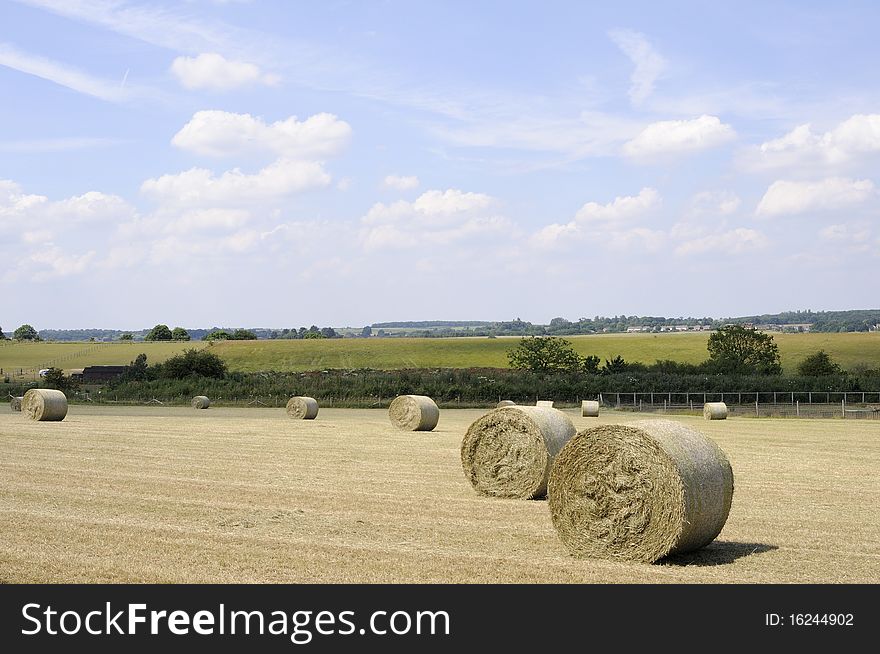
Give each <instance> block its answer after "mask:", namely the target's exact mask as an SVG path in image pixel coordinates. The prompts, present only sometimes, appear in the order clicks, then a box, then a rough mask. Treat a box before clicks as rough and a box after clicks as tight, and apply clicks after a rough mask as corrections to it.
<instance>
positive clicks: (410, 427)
mask: <svg viewBox="0 0 880 654" xmlns="http://www.w3.org/2000/svg"><path fill="white" fill-rule="evenodd" d="M388 417H389V418H390V419H391V424H392V425H394V426H395V427H397V428H398V429H403V430H404V431H431V430H432V429H434V427H436V426H437V423H438V422H439V421H440V408H439V407H438V406H437V404H436V403H435V402H434V400H432V399H431V398H430V397H428V396H426V395H401V396H399V397H396V398H394V401H393V402H392V403H391V406H390V407H388Z"/></svg>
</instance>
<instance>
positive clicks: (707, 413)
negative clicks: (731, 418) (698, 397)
mask: <svg viewBox="0 0 880 654" xmlns="http://www.w3.org/2000/svg"><path fill="white" fill-rule="evenodd" d="M703 417H704V418H705V419H706V420H727V405H726V404H725V403H724V402H706V403H705V404H704V405H703Z"/></svg>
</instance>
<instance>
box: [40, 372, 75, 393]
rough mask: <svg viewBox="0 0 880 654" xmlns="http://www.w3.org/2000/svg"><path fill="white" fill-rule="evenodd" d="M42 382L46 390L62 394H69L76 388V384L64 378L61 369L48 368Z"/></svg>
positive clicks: (68, 378)
mask: <svg viewBox="0 0 880 654" xmlns="http://www.w3.org/2000/svg"><path fill="white" fill-rule="evenodd" d="M43 382H44V383H45V384H46V387H47V388H54V389H55V390H57V391H61V392H62V393H70V392H71V391H73V390H76V388H77V387H78V384H77V382H75V381H74V380H73V379H71V378H70V377H65V376H64V371H63V370H61V368H49V370H48V371H47V372H46V374H45V375H43Z"/></svg>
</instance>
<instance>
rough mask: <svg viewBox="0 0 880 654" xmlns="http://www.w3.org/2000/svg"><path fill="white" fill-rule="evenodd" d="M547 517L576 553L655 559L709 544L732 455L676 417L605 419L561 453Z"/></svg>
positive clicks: (729, 484) (727, 489)
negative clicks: (625, 422) (623, 422)
mask: <svg viewBox="0 0 880 654" xmlns="http://www.w3.org/2000/svg"><path fill="white" fill-rule="evenodd" d="M548 496H549V499H550V502H549V504H550V517H551V518H552V520H553V526H554V527H555V528H556V532H557V533H558V534H559V537H560V539H561V540H562V542H563V544H564V545H565V547H566V548H567V549H568V550H569V552H571V553H572V554H573V555H574V556H577V557H590V558H605V559H617V560H626V561H642V562H645V563H653V562H654V561H656V560H658V559H660V558H662V557H664V556H668V555H670V554H680V553H683V552H689V551H692V550H695V549H698V548H700V547H703V546H704V545H708V544H709V543H711V542H712V541H713V540H714V539H715V537H716V536H717V535H718V534H719V533H720V532H721V529H722V528H723V527H724V523H725V521H726V520H727V515H728V513H729V512H730V504H731V500H732V498H733V471H732V470H731V468H730V462H729V461H728V460H727V456H726V455H725V454H724V452H723V451H722V450H721V448H720V447H718V446H717V445H716V444H715V443H714V442H713V441H711V440H710V439H708V438H707V437H706V436H704V435H703V434H701V433H700V432H698V431H695V430H693V429H690V428H689V427H686V426H685V425H682V424H680V423H677V422H673V421H671V420H646V421H638V422H634V423H630V424H629V425H600V426H597V427H592V428H590V429H586V430H584V431H582V432H580V433H579V434H578V435H577V436H575V437H574V438H572V439H571V440H570V441H569V442H568V444H567V445H566V446H565V447H564V448H563V450H562V452H561V453H560V454H559V456H558V457H556V461H555V463H554V464H553V469H552V470H551V471H550V481H549V484H548Z"/></svg>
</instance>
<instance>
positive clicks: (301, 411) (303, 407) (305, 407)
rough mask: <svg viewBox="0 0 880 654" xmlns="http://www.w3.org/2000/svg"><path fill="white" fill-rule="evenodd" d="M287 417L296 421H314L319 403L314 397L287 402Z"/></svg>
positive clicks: (293, 399)
mask: <svg viewBox="0 0 880 654" xmlns="http://www.w3.org/2000/svg"><path fill="white" fill-rule="evenodd" d="M287 415H289V416H290V417H291V418H294V419H296V420H314V419H315V417H316V416H317V415H318V401H317V400H316V399H315V398H313V397H299V396H296V397H292V398H290V399H289V400H288V401H287Z"/></svg>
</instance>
